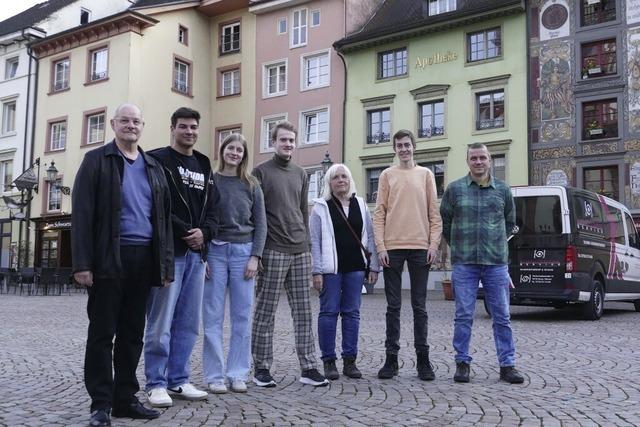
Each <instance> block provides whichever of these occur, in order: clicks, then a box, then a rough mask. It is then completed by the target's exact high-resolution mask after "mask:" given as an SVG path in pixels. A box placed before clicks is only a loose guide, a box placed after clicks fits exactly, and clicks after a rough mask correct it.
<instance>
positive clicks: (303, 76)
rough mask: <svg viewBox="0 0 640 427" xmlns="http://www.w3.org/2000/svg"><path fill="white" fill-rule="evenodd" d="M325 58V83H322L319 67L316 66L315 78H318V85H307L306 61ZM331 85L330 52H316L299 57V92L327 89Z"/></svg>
mask: <svg viewBox="0 0 640 427" xmlns="http://www.w3.org/2000/svg"><path fill="white" fill-rule="evenodd" d="M323 56H326V58H327V74H326V76H327V77H326V82H324V83H322V82H321V80H322V74H320V65H318V73H317V78H318V82H319V83H318V84H317V85H313V86H311V85H309V84H308V82H309V80H308V79H307V71H308V64H307V62H308V60H310V59H313V58H320V57H323ZM330 85H331V53H330V50H329V49H327V50H321V51H317V52H312V53H309V54H307V55H303V56H301V57H300V90H301V91H305V90H311V89H317V88H321V87H327V86H330Z"/></svg>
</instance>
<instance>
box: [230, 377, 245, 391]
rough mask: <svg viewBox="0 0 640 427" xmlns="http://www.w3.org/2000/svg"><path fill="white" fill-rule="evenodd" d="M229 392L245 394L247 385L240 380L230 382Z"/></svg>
mask: <svg viewBox="0 0 640 427" xmlns="http://www.w3.org/2000/svg"><path fill="white" fill-rule="evenodd" d="M231 391H234V392H236V393H246V392H247V384H246V383H245V382H244V381H242V380H238V379H235V380H233V381H231Z"/></svg>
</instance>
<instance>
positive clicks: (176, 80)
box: [173, 58, 190, 94]
mask: <svg viewBox="0 0 640 427" xmlns="http://www.w3.org/2000/svg"><path fill="white" fill-rule="evenodd" d="M176 65H183V66H184V73H182V72H181V70H180V69H178V68H177V67H176ZM189 66H190V64H189V63H188V62H184V61H181V60H179V59H177V58H174V59H173V71H174V76H173V89H174V90H176V91H177V92H179V93H184V94H189ZM182 75H184V82H183V81H182V80H179V78H180V76H182ZM180 84H183V85H184V90H182V89H181V88H180V86H179V85H180Z"/></svg>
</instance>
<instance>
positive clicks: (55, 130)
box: [48, 120, 69, 151]
mask: <svg viewBox="0 0 640 427" xmlns="http://www.w3.org/2000/svg"><path fill="white" fill-rule="evenodd" d="M49 126H50V130H49V132H51V134H50V138H49V147H48V148H49V151H62V150H64V149H65V148H67V136H68V135H67V133H68V132H69V128H68V125H67V121H66V120H65V121H60V122H54V123H50V124H49ZM61 126H64V134H63V132H62V130H61V129H60V128H61ZM56 135H57V139H56ZM63 135H64V138H63V137H62V136H63ZM54 141H56V144H55V146H54Z"/></svg>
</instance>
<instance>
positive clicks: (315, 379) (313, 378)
mask: <svg viewBox="0 0 640 427" xmlns="http://www.w3.org/2000/svg"><path fill="white" fill-rule="evenodd" d="M300 382H301V383H302V384H309V385H312V386H314V387H324V386H326V385H327V384H329V380H328V379H326V378H325V377H323V376H322V374H320V372H318V370H317V369H307V370H306V371H302V375H300Z"/></svg>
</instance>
